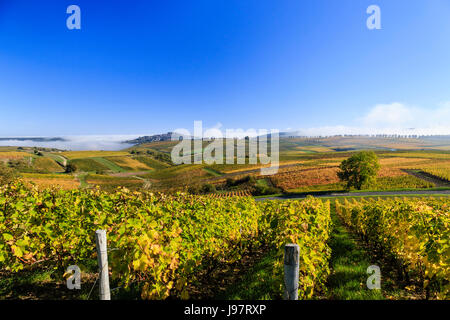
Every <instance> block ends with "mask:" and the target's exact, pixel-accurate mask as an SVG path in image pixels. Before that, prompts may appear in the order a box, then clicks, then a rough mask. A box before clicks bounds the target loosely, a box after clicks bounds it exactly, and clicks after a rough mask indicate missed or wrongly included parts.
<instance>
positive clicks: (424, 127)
mask: <svg viewBox="0 0 450 320" xmlns="http://www.w3.org/2000/svg"><path fill="white" fill-rule="evenodd" d="M355 122H356V123H357V125H355V126H343V125H339V126H327V127H316V128H306V129H300V130H298V131H297V132H298V134H299V135H304V136H319V135H323V136H325V135H341V134H401V135H414V134H416V135H450V101H449V102H443V103H440V104H438V105H437V106H436V107H434V108H423V107H417V106H410V105H407V104H404V103H400V102H394V103H391V104H377V105H375V106H374V107H373V108H372V109H370V110H369V112H367V114H366V115H365V116H363V117H361V118H358V119H355Z"/></svg>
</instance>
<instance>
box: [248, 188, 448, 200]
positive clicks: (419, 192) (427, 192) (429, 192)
mask: <svg viewBox="0 0 450 320" xmlns="http://www.w3.org/2000/svg"><path fill="white" fill-rule="evenodd" d="M308 195H312V196H314V197H316V198H338V197H357V196H395V195H398V196H401V195H430V196H432V195H449V196H450V188H449V189H446V190H417V191H375V192H330V193H320V194H318V193H315V194H314V193H309V194H299V195H296V194H293V195H286V196H280V197H267V198H257V199H255V200H257V201H264V200H290V199H304V198H306V197H307V196H308Z"/></svg>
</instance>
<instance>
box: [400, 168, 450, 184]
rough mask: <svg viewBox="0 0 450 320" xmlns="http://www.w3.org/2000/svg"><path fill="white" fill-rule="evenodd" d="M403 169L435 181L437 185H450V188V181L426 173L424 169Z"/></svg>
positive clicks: (426, 179)
mask: <svg viewBox="0 0 450 320" xmlns="http://www.w3.org/2000/svg"><path fill="white" fill-rule="evenodd" d="M403 171H404V172H406V173H407V174H409V175H411V176H414V177H417V178H419V179H422V180H425V181H428V182H431V183H434V184H435V185H436V187H449V188H450V182H448V181H446V180H444V179H441V178H438V177H435V176H433V175H431V174H429V173H426V172H423V171H415V170H407V169H405V170H403Z"/></svg>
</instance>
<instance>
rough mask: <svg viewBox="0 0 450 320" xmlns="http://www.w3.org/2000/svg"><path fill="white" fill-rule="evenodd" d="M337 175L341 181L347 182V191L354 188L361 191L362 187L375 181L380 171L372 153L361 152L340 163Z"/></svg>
mask: <svg viewBox="0 0 450 320" xmlns="http://www.w3.org/2000/svg"><path fill="white" fill-rule="evenodd" d="M339 169H341V171H339V172H338V173H337V175H338V177H339V179H340V180H341V181H344V182H347V189H350V188H351V187H354V188H356V189H358V190H361V188H362V187H363V186H367V185H370V184H372V183H374V182H375V181H376V177H377V172H378V170H379V169H380V164H379V163H378V157H377V155H376V154H375V152H373V151H361V152H358V153H356V154H354V155H353V156H351V157H350V158H348V159H347V160H344V161H342V163H341V165H340V166H339Z"/></svg>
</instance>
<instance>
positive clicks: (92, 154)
mask: <svg viewBox="0 0 450 320" xmlns="http://www.w3.org/2000/svg"><path fill="white" fill-rule="evenodd" d="M61 155H62V156H64V157H66V158H67V159H70V160H72V159H85V158H96V157H114V156H126V155H129V153H128V152H125V151H68V152H62V153H61Z"/></svg>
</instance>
